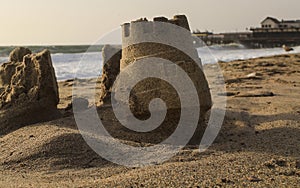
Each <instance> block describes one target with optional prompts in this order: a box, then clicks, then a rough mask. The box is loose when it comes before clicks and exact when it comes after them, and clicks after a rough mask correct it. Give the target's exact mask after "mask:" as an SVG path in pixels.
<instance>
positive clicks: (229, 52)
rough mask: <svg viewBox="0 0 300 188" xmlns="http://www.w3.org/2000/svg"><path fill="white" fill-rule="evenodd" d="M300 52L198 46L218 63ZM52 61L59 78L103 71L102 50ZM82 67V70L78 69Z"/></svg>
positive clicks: (203, 55)
mask: <svg viewBox="0 0 300 188" xmlns="http://www.w3.org/2000/svg"><path fill="white" fill-rule="evenodd" d="M290 53H300V46H298V47H294V51H292V52H285V51H284V50H283V49H282V48H269V49H246V48H243V47H241V46H238V47H237V48H233V47H232V46H229V47H228V46H212V47H209V49H208V48H207V47H206V48H198V54H199V56H200V58H201V60H202V63H203V64H208V63H216V62H217V61H225V62H228V61H233V60H238V59H241V60H245V59H250V58H257V57H265V56H273V55H280V54H290ZM51 57H52V62H53V65H54V68H55V72H56V76H57V79H58V80H60V81H61V80H67V79H72V78H75V77H77V78H92V77H95V75H100V74H101V72H102V66H103V62H102V55H101V52H89V53H57V54H52V55H51ZM7 61H8V57H0V64H1V63H4V62H7ZM79 69H80V71H78V70H79Z"/></svg>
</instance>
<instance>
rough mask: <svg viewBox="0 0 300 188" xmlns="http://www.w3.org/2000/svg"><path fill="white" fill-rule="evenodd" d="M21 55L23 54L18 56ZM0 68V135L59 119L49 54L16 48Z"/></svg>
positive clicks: (55, 88) (56, 93) (54, 77)
mask: <svg viewBox="0 0 300 188" xmlns="http://www.w3.org/2000/svg"><path fill="white" fill-rule="evenodd" d="M22 55H24V56H23V57H22ZM10 60H11V62H8V63H4V64H2V65H1V67H0V88H2V89H0V134H3V133H5V132H8V131H10V130H14V129H17V128H20V127H22V126H25V125H28V124H32V123H38V122H43V121H48V120H52V119H55V118H57V117H59V116H60V113H59V112H58V110H57V104H58V102H59V95H58V86H57V81H56V76H55V72H54V68H53V65H52V61H51V56H50V52H49V51H48V50H44V51H42V52H40V53H37V54H31V52H30V50H29V49H26V48H16V49H15V50H13V52H12V53H11V56H10Z"/></svg>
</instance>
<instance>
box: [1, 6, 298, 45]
mask: <svg viewBox="0 0 300 188" xmlns="http://www.w3.org/2000/svg"><path fill="white" fill-rule="evenodd" d="M0 3H1V4H0V24H1V27H0V45H46V44H91V43H93V42H95V41H96V40H97V39H98V38H99V37H101V36H102V35H103V34H105V33H108V32H110V31H111V30H113V29H116V28H118V27H119V26H120V24H122V23H124V22H127V21H130V20H134V19H138V18H140V17H148V18H153V17H154V16H162V15H164V16H167V17H172V16H173V15H174V14H182V13H184V14H186V15H187V16H188V19H189V21H190V25H191V28H192V29H200V30H206V29H207V30H210V31H211V30H213V31H214V32H223V31H237V30H239V31H243V30H245V28H247V27H250V26H259V23H260V21H262V19H264V18H265V17H266V16H274V17H277V18H278V19H300V0H248V1H247V0H151V1H149V0H0Z"/></svg>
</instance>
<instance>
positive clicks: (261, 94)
mask: <svg viewBox="0 0 300 188" xmlns="http://www.w3.org/2000/svg"><path fill="white" fill-rule="evenodd" d="M273 96H275V95H274V93H273V92H271V91H252V92H241V93H239V94H238V95H236V97H273Z"/></svg>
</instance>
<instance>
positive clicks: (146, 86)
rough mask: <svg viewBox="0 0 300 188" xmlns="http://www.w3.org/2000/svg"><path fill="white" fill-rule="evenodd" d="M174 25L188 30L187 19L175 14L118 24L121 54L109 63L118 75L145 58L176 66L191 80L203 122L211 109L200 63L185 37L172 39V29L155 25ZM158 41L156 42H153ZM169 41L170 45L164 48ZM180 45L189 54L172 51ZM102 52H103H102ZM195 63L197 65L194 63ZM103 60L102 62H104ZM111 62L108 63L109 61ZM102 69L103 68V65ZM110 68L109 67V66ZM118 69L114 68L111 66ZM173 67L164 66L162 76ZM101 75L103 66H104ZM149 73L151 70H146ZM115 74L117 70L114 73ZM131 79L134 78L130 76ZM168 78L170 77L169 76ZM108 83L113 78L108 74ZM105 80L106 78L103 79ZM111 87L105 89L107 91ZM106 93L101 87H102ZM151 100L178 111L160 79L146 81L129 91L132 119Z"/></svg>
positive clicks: (168, 88)
mask: <svg viewBox="0 0 300 188" xmlns="http://www.w3.org/2000/svg"><path fill="white" fill-rule="evenodd" d="M158 22H159V23H161V22H164V23H168V24H175V25H177V26H179V27H181V28H184V29H186V30H188V31H190V27H189V24H188V20H187V18H186V16H185V15H176V16H174V18H173V19H170V20H169V19H167V18H165V17H156V18H154V19H153V21H148V20H147V19H139V20H137V21H133V22H131V23H125V24H123V25H122V55H121V59H120V61H116V59H114V60H113V63H120V72H122V71H124V70H125V69H126V67H127V66H129V65H131V64H133V63H135V62H136V61H137V60H140V59H143V58H149V57H157V58H162V59H166V60H169V61H171V62H173V63H174V64H176V65H178V66H180V67H181V68H182V69H183V70H184V71H185V72H186V73H187V74H188V76H189V77H190V78H191V80H192V81H193V83H194V85H195V87H196V89H197V92H198V96H199V101H200V105H201V108H200V109H201V112H200V117H201V119H202V120H203V119H204V116H205V114H206V113H207V111H208V110H209V109H210V108H211V105H212V103H211V95H210V91H209V87H208V83H207V80H206V78H205V75H204V73H203V71H202V69H201V68H202V65H201V60H200V58H199V57H198V54H197V51H196V49H195V47H194V45H193V41H192V40H191V38H192V37H191V36H190V32H186V33H187V34H188V35H189V36H180V37H179V36H176V33H174V32H173V31H172V30H168V29H162V28H161V27H159V26H157V24H155V23H158ZM157 38H159V42H156V41H157V40H152V39H157ZM170 39H171V40H172V44H174V45H167V44H168V42H170ZM176 45H177V46H180V47H181V48H184V49H186V50H187V51H188V52H189V54H186V53H185V52H183V51H181V50H179V49H178V48H176ZM104 53H105V52H104ZM195 60H196V61H197V62H195ZM106 62H107V60H105V61H104V63H106ZM110 63H111V61H110ZM104 66H105V65H104ZM110 67H111V66H110ZM115 67H117V68H118V66H115ZM172 68H174V66H173V65H172V64H170V65H168V66H164V67H163V70H164V74H168V72H171V74H172ZM103 70H104V72H105V67H104V69H103ZM147 71H151V70H147ZM115 72H118V71H115ZM132 76H133V77H134V75H132ZM171 76H172V75H171ZM111 77H113V79H112V80H114V79H115V77H116V75H111ZM106 79H107V78H106ZM111 87H112V86H109V87H108V86H106V88H108V89H109V90H110V92H111ZM102 90H104V91H103V92H104V93H106V92H107V90H105V87H102ZM154 98H161V99H162V100H163V101H164V102H165V103H166V105H167V108H168V110H172V109H180V108H181V106H180V99H179V98H178V95H177V93H176V91H175V90H174V88H173V87H172V86H171V85H170V84H168V83H166V82H165V81H163V80H159V79H156V78H149V79H145V80H143V81H141V82H139V83H138V84H137V85H136V86H135V87H134V88H133V89H132V91H131V96H130V105H131V106H130V108H131V111H132V112H133V114H135V115H136V116H139V115H141V116H143V115H146V116H148V115H149V111H148V105H149V102H150V101H151V100H152V99H154Z"/></svg>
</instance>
